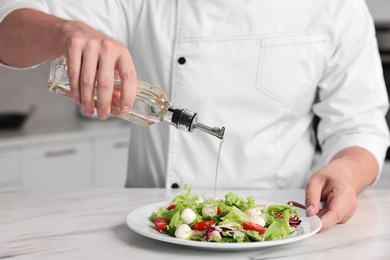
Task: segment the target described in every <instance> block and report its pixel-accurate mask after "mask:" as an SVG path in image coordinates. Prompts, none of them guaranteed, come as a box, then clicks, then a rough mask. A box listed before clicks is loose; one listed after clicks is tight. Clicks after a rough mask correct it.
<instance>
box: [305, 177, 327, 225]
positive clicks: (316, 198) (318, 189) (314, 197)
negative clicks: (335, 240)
mask: <svg viewBox="0 0 390 260" xmlns="http://www.w3.org/2000/svg"><path fill="white" fill-rule="evenodd" d="M324 184H325V179H324V178H319V177H317V176H315V175H314V176H313V177H311V178H310V179H309V181H308V182H307V184H306V188H305V190H306V202H305V204H306V215H307V216H308V217H311V216H314V215H316V214H317V213H318V212H319V211H320V208H321V194H322V190H323V187H324Z"/></svg>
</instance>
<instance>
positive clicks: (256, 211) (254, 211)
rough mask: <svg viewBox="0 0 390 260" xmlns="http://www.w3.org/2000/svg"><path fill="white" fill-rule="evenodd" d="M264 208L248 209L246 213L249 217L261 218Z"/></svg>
mask: <svg viewBox="0 0 390 260" xmlns="http://www.w3.org/2000/svg"><path fill="white" fill-rule="evenodd" d="M263 208H264V207H263V206H256V207H254V208H251V209H247V210H246V211H245V213H246V214H247V215H249V216H256V215H257V216H261V214H262V212H261V210H262V209H263Z"/></svg>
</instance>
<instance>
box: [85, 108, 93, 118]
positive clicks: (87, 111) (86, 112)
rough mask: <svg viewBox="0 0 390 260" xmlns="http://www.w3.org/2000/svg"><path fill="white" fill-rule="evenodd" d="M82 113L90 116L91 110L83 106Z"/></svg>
mask: <svg viewBox="0 0 390 260" xmlns="http://www.w3.org/2000/svg"><path fill="white" fill-rule="evenodd" d="M84 114H85V115H87V116H92V114H93V111H92V110H91V109H88V108H84Z"/></svg>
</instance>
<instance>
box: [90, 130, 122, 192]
mask: <svg viewBox="0 0 390 260" xmlns="http://www.w3.org/2000/svg"><path fill="white" fill-rule="evenodd" d="M94 146H95V149H94V155H95V162H96V163H95V164H94V167H95V170H94V173H95V176H94V177H95V181H94V184H95V185H94V186H95V187H98V188H120V187H121V188H123V187H124V186H125V181H126V172H127V161H128V158H127V155H128V148H129V135H127V136H118V137H110V138H102V139H98V140H95V142H94Z"/></svg>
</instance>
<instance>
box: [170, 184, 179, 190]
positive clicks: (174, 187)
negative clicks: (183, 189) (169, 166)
mask: <svg viewBox="0 0 390 260" xmlns="http://www.w3.org/2000/svg"><path fill="white" fill-rule="evenodd" d="M171 188H172V189H177V188H179V184H177V183H172V185H171Z"/></svg>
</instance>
